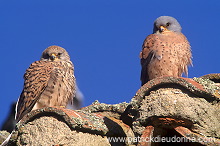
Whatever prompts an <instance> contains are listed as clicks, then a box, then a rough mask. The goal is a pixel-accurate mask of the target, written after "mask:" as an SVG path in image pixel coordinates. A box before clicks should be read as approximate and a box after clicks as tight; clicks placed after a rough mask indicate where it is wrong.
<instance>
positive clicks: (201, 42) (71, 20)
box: [0, 0, 220, 124]
mask: <svg viewBox="0 0 220 146" xmlns="http://www.w3.org/2000/svg"><path fill="white" fill-rule="evenodd" d="M219 8H220V2H219V1H217V0H215V1H214V0H213V1H195V0H184V1H176V0H166V1H162V0H158V1H155V0H136V1H134V0H126V1H125V0H111V1H110V0H80V1H75V0H65V1H64V0H46V1H45V0H44V1H43V0H35V1H33V0H20V1H15V0H14V1H12V0H1V1H0V49H1V55H0V56H1V57H0V66H1V71H0V77H1V84H0V89H1V90H0V91H1V95H0V112H1V114H0V115H1V116H0V124H1V123H2V122H3V120H4V119H5V117H6V115H7V114H8V112H9V107H10V104H11V102H13V101H17V99H18V97H19V95H20V93H21V91H22V88H23V74H24V72H25V70H26V69H27V68H28V67H29V65H30V64H31V63H32V62H34V61H36V60H39V58H40V56H41V53H42V51H43V50H44V49H45V48H47V47H48V46H51V45H59V46H61V47H64V48H65V49H66V50H67V51H68V52H69V54H70V56H71V60H72V62H73V63H74V65H75V76H76V78H77V82H78V85H79V88H80V89H81V91H82V92H83V94H84V96H85V97H84V98H85V99H84V106H87V105H90V104H91V103H92V102H93V101H95V100H99V101H100V102H104V103H108V104H115V103H120V102H124V101H126V102H129V101H130V100H131V98H132V97H133V96H134V95H135V93H136V91H137V90H138V89H139V87H140V79H139V78H140V69H141V68H140V60H139V52H140V51H141V46H142V43H143V40H144V39H145V37H146V36H147V35H149V34H150V33H152V26H153V22H154V20H155V19H156V18H157V17H159V16H161V15H168V16H173V17H175V18H176V19H177V20H178V21H179V23H180V24H181V26H182V28H183V30H182V32H183V33H184V34H185V35H186V37H187V38H188V40H189V42H190V43H191V46H192V54H193V65H194V66H193V67H190V68H189V77H199V76H202V75H205V74H209V73H219V72H220V69H219V65H218V64H219V54H220V51H219V49H220V48H219V42H220V37H219V36H218V35H219V34H220V29H219V26H220V15H219Z"/></svg>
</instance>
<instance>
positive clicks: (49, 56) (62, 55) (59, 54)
mask: <svg viewBox="0 0 220 146" xmlns="http://www.w3.org/2000/svg"><path fill="white" fill-rule="evenodd" d="M41 60H43V61H68V60H70V56H69V55H68V53H67V51H66V50H65V49H64V48H62V47H59V46H50V47H48V48H47V49H45V50H44V52H43V53H42V56H41Z"/></svg>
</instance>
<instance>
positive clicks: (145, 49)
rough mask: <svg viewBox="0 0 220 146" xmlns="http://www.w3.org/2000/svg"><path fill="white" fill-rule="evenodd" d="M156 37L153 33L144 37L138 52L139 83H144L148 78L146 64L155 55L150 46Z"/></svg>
mask: <svg viewBox="0 0 220 146" xmlns="http://www.w3.org/2000/svg"><path fill="white" fill-rule="evenodd" d="M157 39H158V37H157V36H156V35H155V34H151V35H149V36H147V37H146V39H145V40H144V43H143V45H142V51H141V52H140V59H141V85H144V84H145V83H146V82H148V81H149V80H150V79H149V75H148V65H149V63H150V62H151V60H152V59H153V58H154V57H155V51H154V50H153V49H152V48H153V46H154V43H155V42H156V40H157Z"/></svg>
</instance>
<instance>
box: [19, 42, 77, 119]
mask: <svg viewBox="0 0 220 146" xmlns="http://www.w3.org/2000/svg"><path fill="white" fill-rule="evenodd" d="M75 92H76V89H75V77H74V67H73V64H72V62H71V61H70V56H69V55H68V53H67V51H66V50H65V49H64V48H62V47H59V46H50V47H48V48H47V49H45V50H44V51H43V53H42V56H41V59H40V61H35V62H34V63H32V64H31V65H30V67H29V68H28V69H27V70H26V72H25V74H24V87H23V91H22V93H21V95H20V98H19V100H18V102H17V106H16V116H15V118H16V121H17V122H18V121H20V120H21V119H22V118H23V116H24V115H26V114H27V113H29V112H30V111H32V110H35V109H40V108H43V107H48V106H59V107H66V106H67V103H68V102H71V101H72V100H73V97H74V96H75Z"/></svg>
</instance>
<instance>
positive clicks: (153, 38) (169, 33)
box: [140, 16, 192, 85]
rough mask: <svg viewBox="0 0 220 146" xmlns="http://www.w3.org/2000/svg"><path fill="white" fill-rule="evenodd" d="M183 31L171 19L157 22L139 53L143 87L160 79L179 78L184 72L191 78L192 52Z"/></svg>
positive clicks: (173, 19) (177, 23)
mask: <svg viewBox="0 0 220 146" xmlns="http://www.w3.org/2000/svg"><path fill="white" fill-rule="evenodd" d="M181 30H182V27H181V25H180V24H179V22H178V21H177V20H176V19H175V18H173V17H171V16H160V17H158V18H157V19H156V20H155V21H154V26H153V33H152V34H150V35H148V36H147V37H146V38H145V40H144V42H143V45H142V50H141V52H140V62H141V77H140V79H141V85H144V84H145V83H147V82H148V81H149V80H151V79H154V78H157V77H164V76H173V77H180V76H182V74H183V73H184V74H185V75H186V76H188V66H190V65H192V52H191V46H190V43H189V41H188V40H187V38H186V36H185V35H184V34H183V33H182V32H181Z"/></svg>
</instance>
